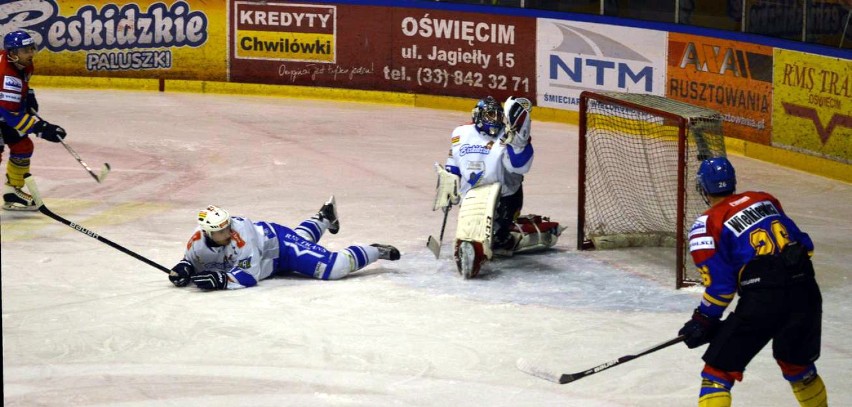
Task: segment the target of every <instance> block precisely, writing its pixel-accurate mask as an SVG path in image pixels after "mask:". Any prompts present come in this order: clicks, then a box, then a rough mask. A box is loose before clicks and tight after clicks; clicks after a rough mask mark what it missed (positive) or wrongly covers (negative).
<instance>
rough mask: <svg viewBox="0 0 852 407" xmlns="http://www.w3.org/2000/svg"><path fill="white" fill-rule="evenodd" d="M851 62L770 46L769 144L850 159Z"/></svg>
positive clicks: (851, 115)
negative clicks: (772, 65)
mask: <svg viewBox="0 0 852 407" xmlns="http://www.w3.org/2000/svg"><path fill="white" fill-rule="evenodd" d="M850 74H852V64H850V62H849V60H848V59H839V58H830V57H823V56H819V55H813V54H806V53H802V52H797V51H789V50H781V49H776V50H775V69H774V83H775V89H774V94H773V95H774V97H773V99H774V103H773V110H772V122H773V124H774V127H775V132H774V135H773V138H772V144H773V145H776V146H784V147H788V148H792V149H793V150H797V151H803V152H811V153H815V154H817V155H821V156H824V157H827V158H832V159H835V160H838V161H841V162H845V163H847V164H852V83H850V82H852V77H850Z"/></svg>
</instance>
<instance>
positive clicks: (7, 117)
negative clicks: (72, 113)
mask: <svg viewBox="0 0 852 407" xmlns="http://www.w3.org/2000/svg"><path fill="white" fill-rule="evenodd" d="M37 53H38V47H37V44H36V42H35V40H34V39H33V37H32V36H30V34H28V33H27V32H26V31H23V30H17V31H12V32H10V33H8V34H6V35H5V36H4V37H3V50H2V51H0V75H2V77H3V85H2V87H3V88H2V89H3V92H2V97H0V162H2V161H3V158H2V153H3V150H4V146H5V145H6V144H8V145H9V162H8V163H7V164H6V184H5V185H4V186H3V209H5V210H10V211H35V210H37V209H38V208H37V207H36V205H35V202H33V197H32V196H31V195H30V194H29V193H27V192H24V190H23V188H24V174H27V173H29V172H30V160H31V158H32V155H33V151H34V149H35V147H34V145H33V141H32V140H31V139H30V138H29V135H30V134H34V135H35V136H36V137H38V138H42V139H45V140H47V141H50V142H53V143H58V142H60V141H61V140H63V139H64V138H65V136H66V135H67V134H66V132H65V129H63V128H62V127H59V126H57V125H55V124H51V123H48V122H47V121H45V120H42V119H41V118H40V117H38V101H37V100H36V96H35V91H33V89H32V88H30V85H29V84H30V77H32V75H33V72H34V71H35V63H34V61H33V60H34V59H35V56H36V54H37Z"/></svg>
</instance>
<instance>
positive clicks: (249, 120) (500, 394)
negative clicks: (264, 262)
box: [0, 89, 852, 407]
mask: <svg viewBox="0 0 852 407" xmlns="http://www.w3.org/2000/svg"><path fill="white" fill-rule="evenodd" d="M39 99H40V100H39V102H40V105H41V108H42V114H43V116H44V117H45V119H47V120H49V121H54V122H56V123H57V124H60V125H63V126H64V127H65V128H66V129H67V130H68V132H69V134H70V135H69V137H68V139H67V141H68V143H69V144H70V145H71V146H72V147H74V148H75V149H76V151H77V152H78V153H79V154H80V155H81V156H82V158H83V160H85V161H86V162H87V163H88V164H89V166H91V167H92V168H93V169H95V170H96V171H97V169H98V168H100V167H101V165H102V164H103V163H104V162H108V163H110V164H111V165H112V168H113V171H112V172H111V173H110V175H109V177H108V178H107V180H106V182H105V183H103V184H100V185H99V184H96V183H95V181H94V180H93V179H92V178H91V177H90V176H89V175H88V174H87V173H86V172H85V170H84V169H83V168H82V167H81V166H79V165H78V163H77V162H76V161H75V160H74V159H73V158H72V157H71V156H70V155H69V154H68V153H67V152H66V151H65V150H64V149H63V148H62V147H61V146H60V145H55V144H51V143H48V142H45V141H43V140H36V141H35V144H36V151H35V155H34V157H33V162H32V170H33V173H34V174H35V176H36V180H37V181H38V184H39V185H40V188H41V192H42V195H43V196H44V198H45V202H46V204H47V206H48V207H49V208H51V209H52V210H53V211H54V212H56V213H58V214H59V215H61V216H64V217H66V218H68V219H69V220H71V221H74V222H79V223H80V224H81V225H83V226H84V227H86V228H89V229H91V230H93V231H95V232H97V233H99V234H101V235H102V236H104V237H106V238H108V239H111V240H113V241H115V242H116V243H118V244H121V245H123V246H124V247H127V248H128V249H130V250H133V251H135V252H137V253H139V254H141V255H143V256H145V257H147V258H149V259H152V260H153V261H155V262H158V263H160V264H162V265H164V266H166V267H171V266H172V265H173V264H174V263H175V262H177V261H178V260H179V259H180V258H181V255H182V253H183V248H184V244H185V242H186V240H187V239H188V238H189V234H190V232H191V231H192V230H193V228H194V226H195V223H194V217H195V214H196V211H197V210H198V209H200V208H202V207H204V206H206V205H208V204H211V203H213V204H217V205H220V206H223V207H225V208H227V209H229V210H230V211H231V213H232V214H242V215H246V216H249V217H251V218H253V219H254V220H269V221H276V222H279V223H283V224H287V225H295V224H296V223H297V222H299V221H300V220H302V219H303V218H305V217H308V216H310V215H312V214H313V213H315V212H316V210H317V209H319V207H320V206H321V205H322V203H323V202H324V201H325V200H326V199H327V198H328V196H329V195H331V194H335V195H336V197H337V202H338V206H339V209H338V210H339V215H340V218H341V226H342V229H341V232H340V233H339V234H338V235H333V236H332V235H327V236H326V237H325V238H324V239H323V240H322V242H323V243H324V244H325V245H326V246H327V247H329V248H331V249H334V250H339V249H342V248H344V247H346V246H348V245H350V244H353V243H364V244H369V243H373V242H381V243H390V244H394V245H396V246H398V247H399V248H400V249H401V250H402V252H403V257H402V259H401V260H400V261H398V262H378V263H375V264H373V265H371V266H369V267H368V268H367V269H365V270H363V271H361V272H359V273H357V274H354V275H352V276H350V277H348V278H346V279H343V280H340V281H333V282H324V281H317V280H311V279H303V278H296V277H292V278H275V279H270V280H265V281H262V282H261V283H260V284H259V285H258V286H257V287H254V288H250V289H244V290H236V291H223V292H200V291H198V290H196V289H193V288H185V289H178V288H175V287H173V286H172V285H171V284H170V283H169V281H168V279H167V278H166V275H165V274H164V273H162V272H160V271H158V270H157V269H155V268H153V267H150V266H148V265H146V264H144V263H142V262H140V261H138V260H136V259H134V258H132V257H130V256H128V255H126V254H124V253H121V252H119V251H118V250H115V249H113V248H111V247H109V246H107V245H105V244H103V243H101V242H98V241H97V240H95V239H92V238H90V237H87V236H85V235H83V234H80V233H78V232H76V231H74V230H72V229H71V228H69V227H67V226H65V225H62V224H60V223H58V222H56V221H54V220H52V219H50V218H47V217H46V216H43V215H41V214H39V213H10V212H3V213H2V214H0V216H2V301H3V304H2V306H3V308H2V310H3V321H2V322H3V385H4V390H3V391H4V404H5V405H7V406H462V405H464V406H607V407H609V406H649V407H650V406H689V405H695V404H696V403H697V394H698V390H699V383H700V378H699V371H700V369H701V368H702V366H703V362H702V361H701V359H700V358H701V354H702V350H701V349H696V350H689V349H687V348H686V347H685V346H683V345H680V344H679V345H676V346H673V347H670V348H667V349H664V350H661V351H658V352H656V353H653V354H650V355H647V356H644V357H642V358H639V359H637V360H634V361H631V362H629V363H627V364H624V365H621V366H616V367H613V368H612V369H609V370H606V371H604V372H601V373H598V374H596V375H593V376H590V377H587V378H585V379H582V380H580V381H577V382H574V383H571V384H567V385H562V386H560V385H557V384H553V383H550V382H546V381H544V380H541V379H538V378H535V377H532V376H528V375H526V374H524V373H522V372H520V371H518V370H517V369H516V367H515V362H516V360H518V359H519V358H525V359H528V360H531V361H534V362H535V363H538V364H540V365H541V366H543V367H548V368H552V369H555V370H556V371H559V372H566V373H573V372H578V371H583V370H586V369H588V368H590V367H593V366H595V365H598V364H601V363H604V362H606V361H608V360H611V359H615V358H617V357H619V356H622V355H625V354H631V353H635V352H638V351H641V350H643V349H645V348H648V347H650V346H653V345H655V344H657V343H660V342H663V341H665V340H668V339H670V338H672V337H674V336H675V335H676V332H677V330H678V329H679V328H680V327H681V325H682V324H683V322H685V321H686V319H688V317H689V315H690V312H691V310H692V309H693V308H694V307H695V306H696V305H697V304H698V301H699V296H700V291H699V290H694V289H693V290H675V289H674V278H673V275H672V271H671V270H672V263H673V261H674V256H673V252H672V251H671V250H669V249H656V250H621V251H607V252H597V253H594V252H578V251H577V250H575V241H576V237H575V235H576V233H575V228H576V199H577V195H576V192H577V180H576V174H577V172H576V167H577V157H576V142H577V129H576V127H574V126H571V125H567V124H558V123H546V122H535V123H534V125H533V134H534V136H533V138H534V143H535V146H536V154H537V155H536V158H535V163H534V166H533V170H532V172H531V173H530V175H529V176H528V177H527V180H526V183H525V193H526V199H525V202H526V205H525V211H524V212H526V213H538V214H543V215H549V216H551V217H552V218H553V219H554V220H558V221H560V222H562V223H563V224H564V225H566V226H568V229H567V231H566V232H565V234H564V235H563V236H562V240H561V241H560V242H559V244H558V246H557V248H556V250H553V251H550V252H547V253H544V254H539V255H526V256H516V257H515V258H511V259H506V260H500V261H499V262H494V263H491V264H490V265H489V266H488V268H487V269H486V270H485V271H483V275H482V277H481V278H478V279H475V280H471V281H463V280H462V279H460V278H459V277H458V276H457V274H456V273H455V271H454V267H453V266H452V264H451V260H450V257H449V256H450V251H451V250H450V249H449V246H448V245H447V242H449V241H450V240H451V237H452V236H453V233H454V231H455V222H454V218H455V215H456V212H455V211H453V212H452V213H451V215H450V221H449V224H448V226H447V231H446V236H445V238H444V243H445V244H444V250H443V253H444V254H443V256H442V258H441V259H440V260H437V261H436V260H435V259H434V258H433V257H432V256H431V253H430V252H429V251H428V250H427V249H426V246H425V242H426V237H427V236H429V235H430V234H432V235H437V234H438V232H439V231H440V226H441V214H440V212H432V211H431V200H432V197H433V189H434V185H435V175H434V170H433V162H435V161H440V162H442V161H443V160H444V159H445V157H446V152H447V149H448V147H449V133H450V130H451V129H452V128H453V127H454V126H456V125H458V124H462V123H464V122H466V121H467V120H469V116H468V113H467V112H464V111H449V110H434V109H421V108H410V107H401V106H389V105H382V104H367V103H354V102H339V101H321V100H305V99H286V98H272V97H244V96H223V95H199V94H183V93H155V92H129V91H110V90H64V89H40V90H39ZM4 160H8V152H7V153H6V154H5V156H4ZM732 160H733V162H734V164H735V165H736V167H737V171H738V174H739V181H740V184H739V187H740V188H741V189H760V190H766V191H769V192H772V193H774V194H775V195H777V196H778V197H779V198H780V199H781V202H782V204H784V207H785V209H786V210H787V211H788V212H789V213H790V214H791V215H792V217H793V218H794V219H795V220H796V221H797V222H798V223H799V225H800V226H801V227H802V228H803V229H805V230H806V231H808V232H809V233H810V234H811V236H812V237H813V239H814V241H815V242H816V246H817V255H816V257H815V264H816V268H817V273H818V280H819V282H820V284H821V286H822V289H823V295H824V299H825V303H824V310H825V314H824V320H823V337H822V357H821V358H820V359H819V361H818V362H817V367H818V369H819V371H820V373H821V375H822V377H823V378H824V380H825V383H826V385H827V388H828V392H829V400H830V402H831V405H833V406H844V405H845V406H849V405H852V390H850V388H849V378H850V377H852V341H850V339H849V334H850V328H849V325H850V323H852V299H850V297H849V292H850V291H849V289H850V286H852V283H850V281H849V277H848V270H849V265H850V264H852V254H850V250H849V238H850V236H852V206H850V204H849V203H850V201H852V188H850V185H848V184H845V183H842V182H837V181H832V180H828V179H825V178H821V177H818V176H814V175H809V174H806V173H803V172H798V171H794V170H790V169H787V168H784V167H781V166H777V165H772V164H767V163H765V162H759V161H755V160H752V159H747V158H742V157H736V156H735V157H733V158H732ZM733 397H734V405H736V406H794V405H796V401H795V399H794V397H793V395H792V393H791V391H790V388H789V385H788V384H787V383H786V382H785V381H784V380H783V379H782V377H781V374H780V372H779V370H778V368H777V366H776V365H775V362H774V361H773V359H772V357H771V351H770V350H769V349H768V348H767V349H765V350H764V351H763V352H761V354H759V355H758V356H757V357H756V358H755V359H754V361H753V362H752V363H751V365H750V366H749V367H748V369H747V371H746V374H745V380H744V382H742V383H738V384H737V385H736V386H735V387H734V390H733Z"/></svg>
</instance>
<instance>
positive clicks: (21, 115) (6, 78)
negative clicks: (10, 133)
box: [0, 51, 38, 134]
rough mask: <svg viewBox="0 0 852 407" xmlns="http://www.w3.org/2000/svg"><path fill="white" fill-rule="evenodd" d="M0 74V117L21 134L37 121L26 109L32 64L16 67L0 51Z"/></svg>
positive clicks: (26, 131)
mask: <svg viewBox="0 0 852 407" xmlns="http://www.w3.org/2000/svg"><path fill="white" fill-rule="evenodd" d="M0 74H2V80H3V83H2V87H0V117H2V119H3V121H4V122H5V123H6V124H8V125H9V126H11V127H14V128H15V130H18V132H20V133H21V134H26V133H28V132H29V131H30V129H31V128H32V127H33V125H34V124H35V123H36V122H37V121H38V120H37V119H36V118H35V117H34V116H32V115H30V114H29V113H28V112H27V111H26V110H27V103H26V102H27V91H28V90H29V86H30V85H29V83H30V77H31V76H32V74H33V65H30V66H28V67H26V68H24V69H18V67H17V66H15V63H14V62H12V61H9V57H8V55H7V54H6V51H0Z"/></svg>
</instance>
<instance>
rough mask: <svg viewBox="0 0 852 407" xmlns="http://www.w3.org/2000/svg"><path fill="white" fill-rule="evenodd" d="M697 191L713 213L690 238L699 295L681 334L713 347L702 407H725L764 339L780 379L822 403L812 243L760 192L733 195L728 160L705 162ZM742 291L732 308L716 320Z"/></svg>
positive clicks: (799, 395)
mask: <svg viewBox="0 0 852 407" xmlns="http://www.w3.org/2000/svg"><path fill="white" fill-rule="evenodd" d="M697 184H698V185H697V188H698V189H699V192H701V194H702V196H703V197H704V200H705V202H707V204H709V205H710V209H708V210H707V211H706V212H704V214H703V215H701V216H699V217H698V218H697V219H696V220H695V223H694V224H693V226H692V229H690V232H689V250H690V253H691V254H692V258H693V260H694V262H695V265H696V267H698V269H699V270H700V271H701V276H702V278H703V280H704V286H705V289H704V296H703V297H702V300H701V303H700V304H699V306H698V308H696V309H695V311H694V312H693V314H692V318H690V320H689V321H687V322H686V324H684V326H683V328H681V329H680V331H679V332H678V335H685V336H686V339H685V341H684V342H685V343H686V346H688V347H689V348H690V349H692V348H695V347H698V346H701V345H703V344H705V343H710V346H708V347H707V351H705V352H704V357H703V359H704V362H705V365H704V369H703V370H702V371H701V378H702V381H701V391H700V394H699V398H698V405H699V406H700V407H730V406H731V388H732V387H733V385H734V383H735V382H736V381H741V380H742V379H743V373H744V371H745V368H746V366H747V365H748V364H749V362H751V360H752V358H754V357H755V356H756V355H757V354H758V353H759V352H760V350H761V349H763V347H765V346H766V345H767V344H768V343H769V341H770V340H771V341H772V356H773V357H774V358H775V361H776V362H777V363H778V366H779V367H780V368H781V374H782V376H783V377H784V379H786V380H787V381H788V382H789V383H790V386H791V387H792V390H793V394H794V395H795V397H796V400H798V401H799V405H800V406H802V407H827V406H828V394H827V392H826V389H825V385H824V384H823V381H822V378H820V376H819V374H817V369H816V365H815V364H814V362H815V361H816V360H817V359H818V358H819V353H820V338H821V336H822V333H821V326H822V296H821V294H820V289H819V286H818V285H817V282H816V279H815V278H814V267H813V263H812V262H811V255H812V253H813V250H814V244H813V241H812V240H811V238H810V236H808V234H807V233H805V232H803V231H801V230H800V229H799V227H798V226H797V225H796V224H795V223H794V222H793V220H792V219H790V218H789V217H788V216H787V214H786V213H785V212H784V210H783V209H782V208H781V203H780V202H779V201H778V199H776V198H775V197H774V196H772V195H770V194H768V193H766V192H755V191H746V192H742V193H736V184H737V179H736V173H735V172H734V167H733V165H731V162H730V161H728V159H727V158H725V157H717V158H710V159H707V160H704V161H702V163H701V165H700V167H699V168H698V179H697ZM735 295H739V301H738V302H737V305H736V309H734V311H733V312H731V313H730V314H729V315H728V317H727V318H725V319H724V320H721V317H722V313H723V312H724V311H725V308H727V307H728V305H729V304H730V303H731V302H732V301H733V299H734V296H735Z"/></svg>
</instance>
